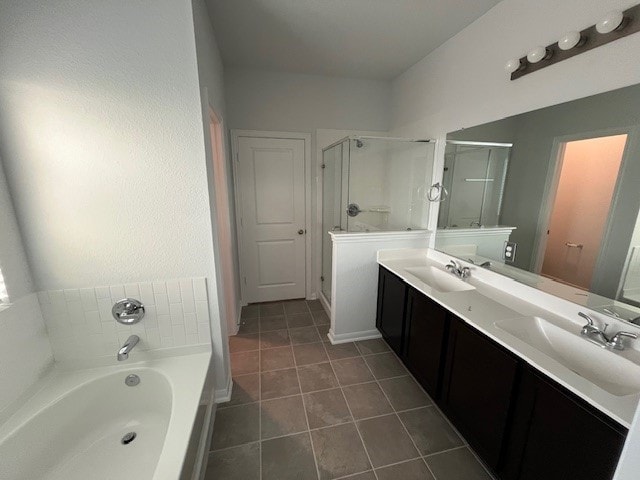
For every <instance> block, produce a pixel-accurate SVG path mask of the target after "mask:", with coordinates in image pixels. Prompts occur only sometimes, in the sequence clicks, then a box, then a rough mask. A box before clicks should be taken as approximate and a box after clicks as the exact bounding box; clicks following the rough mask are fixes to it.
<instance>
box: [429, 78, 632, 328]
mask: <svg viewBox="0 0 640 480" xmlns="http://www.w3.org/2000/svg"><path fill="white" fill-rule="evenodd" d="M443 184H444V185H445V187H446V188H447V190H448V192H449V195H448V197H447V198H446V199H445V200H444V201H443V202H441V204H440V213H439V220H438V231H437V235H436V249H438V250H440V251H442V252H445V253H448V254H450V255H452V256H454V257H457V258H460V259H463V260H466V261H471V262H473V263H475V264H477V265H479V266H482V267H483V268H489V269H491V270H493V271H495V272H497V273H501V274H503V275H506V276H509V277H511V278H513V279H514V280H516V281H520V282H523V283H526V284H528V285H530V286H533V287H536V288H539V289H542V290H544V291H547V292H549V293H552V294H554V295H558V296H561V297H563V298H565V299H567V300H570V301H572V302H575V303H578V304H581V305H585V306H587V307H590V308H593V309H595V310H597V311H599V312H601V313H603V314H606V315H610V316H614V317H618V318H621V319H623V320H627V321H633V322H634V323H636V324H640V216H639V211H640V85H635V86H631V87H627V88H622V89H619V90H614V91H611V92H606V93H602V94H599V95H595V96H592V97H587V98H582V99H579V100H575V101H572V102H568V103H563V104H560V105H555V106H552V107H548V108H544V109H541V110H536V111H533V112H528V113H524V114H521V115H517V116H514V117H509V118H505V119H503V120H499V121H496V122H492V123H488V124H484V125H479V126H476V127H472V128H467V129H464V130H460V131H457V132H452V133H450V134H449V135H447V147H446V150H445V165H444V173H443Z"/></svg>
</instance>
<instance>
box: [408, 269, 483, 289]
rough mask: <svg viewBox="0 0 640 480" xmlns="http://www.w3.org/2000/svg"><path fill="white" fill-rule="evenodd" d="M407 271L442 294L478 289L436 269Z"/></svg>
mask: <svg viewBox="0 0 640 480" xmlns="http://www.w3.org/2000/svg"><path fill="white" fill-rule="evenodd" d="M405 270H406V271H407V272H409V273H410V274H411V275H413V276H415V277H417V278H419V279H420V280H422V281H423V282H424V283H426V284H428V285H429V286H430V287H431V288H433V289H434V290H437V291H438V292H440V293H449V292H464V291H466V290H475V288H476V287H474V286H473V285H469V284H468V283H467V282H465V281H463V280H460V279H459V278H456V277H454V276H453V275H452V274H451V273H449V272H445V271H444V270H440V269H439V268H436V267H409V268H406V269H405Z"/></svg>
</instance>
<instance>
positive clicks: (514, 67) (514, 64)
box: [504, 58, 522, 73]
mask: <svg viewBox="0 0 640 480" xmlns="http://www.w3.org/2000/svg"><path fill="white" fill-rule="evenodd" d="M521 68H522V63H520V59H519V58H512V59H511V60H509V61H508V62H507V63H506V64H505V66H504V69H505V71H506V72H507V73H513V72H517V71H518V70H520V69H521Z"/></svg>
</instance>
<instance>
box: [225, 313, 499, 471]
mask: <svg viewBox="0 0 640 480" xmlns="http://www.w3.org/2000/svg"><path fill="white" fill-rule="evenodd" d="M305 307H306V309H307V313H308V314H309V315H310V316H311V318H312V320H313V318H314V317H313V312H312V311H311V309H310V307H309V305H308V303H307V304H305ZM283 311H284V305H283ZM301 314H304V312H296V313H292V314H290V315H301ZM288 316H289V314H287V313H286V311H285V312H284V314H283V317H284V320H285V323H286V325H287V327H286V328H285V329H276V330H270V331H277V330H286V331H287V336H288V337H289V345H285V346H288V347H289V348H290V349H291V350H292V353H293V347H294V346H297V345H310V344H314V343H321V344H322V345H323V350H324V351H325V353H326V355H327V360H325V361H322V362H316V363H312V364H308V365H300V366H299V365H298V363H297V360H296V358H295V355H293V363H294V366H293V367H287V368H282V369H274V370H268V371H267V372H273V371H282V370H287V369H290V368H295V369H296V377H297V379H298V384H299V387H300V393H299V395H300V396H301V400H302V404H303V409H304V411H305V420H306V423H307V428H306V430H305V431H302V432H294V433H291V434H288V435H282V436H279V437H273V439H275V438H283V437H287V436H292V435H298V434H300V433H308V434H309V437H310V441H311V448H312V454H313V456H314V464H315V466H316V474H317V475H318V478H319V476H320V470H319V465H318V462H317V459H316V452H315V447H314V444H313V437H312V436H311V432H313V431H318V430H323V429H327V428H331V427H335V426H339V425H347V424H349V423H353V424H354V426H355V427H356V431H357V433H358V436H359V438H360V441H361V442H362V445H363V447H364V450H365V453H366V455H367V459H368V460H369V463H370V465H371V470H365V471H363V472H357V473H354V474H349V475H345V476H342V477H338V478H339V479H345V480H347V479H348V478H350V477H354V476H356V475H360V474H362V473H367V472H372V473H373V474H374V476H375V478H376V479H378V475H377V473H376V468H375V467H374V466H373V462H372V461H371V457H370V455H369V452H368V450H367V448H366V445H365V443H364V440H363V438H362V434H361V432H360V430H359V428H358V425H357V422H358V421H361V420H369V419H375V418H380V417H383V416H389V415H391V414H394V415H395V416H396V418H397V419H398V420H399V421H400V424H401V425H402V427H403V429H404V431H405V433H406V434H407V435H408V436H409V438H410V439H411V442H412V444H413V446H414V448H415V450H416V451H417V452H418V455H419V456H418V457H416V458H411V459H407V460H402V461H400V462H396V463H391V464H388V465H382V466H380V467H379V468H387V467H391V466H395V465H399V464H403V463H408V462H412V461H415V460H417V459H420V460H422V461H423V463H424V464H425V466H426V468H427V470H428V471H429V472H430V474H431V475H432V476H433V478H434V479H436V476H435V474H434V473H433V471H432V470H431V467H430V466H429V464H428V463H427V459H428V458H431V457H434V456H436V455H440V454H443V453H447V452H451V451H456V450H461V449H464V448H466V449H468V450H469V451H470V453H471V454H472V455H473V456H474V458H475V459H476V461H478V463H480V465H481V466H482V469H483V470H484V471H485V472H486V473H487V474H488V476H489V478H491V479H494V477H493V475H492V474H491V473H490V472H489V471H488V470H487V468H486V466H485V465H484V464H483V463H482V462H481V461H480V460H479V459H478V457H477V455H476V454H475V452H474V451H473V450H472V449H471V448H470V447H469V445H468V443H467V442H466V440H465V438H464V437H463V436H462V435H460V433H459V432H458V431H457V429H456V428H455V427H454V426H453V425H452V424H451V422H450V420H449V419H448V417H446V415H444V414H443V413H442V411H441V410H440V408H439V407H438V406H437V405H436V403H435V402H434V401H433V399H432V398H431V396H430V395H429V394H428V393H427V392H426V391H424V388H423V387H422V386H421V385H420V384H419V383H417V382H416V384H417V385H418V386H419V388H420V390H421V391H422V392H423V393H424V394H425V395H426V396H427V398H428V399H429V400H431V402H430V403H431V404H430V405H422V406H418V407H413V408H409V409H404V410H396V409H395V407H393V405H392V404H391V401H390V399H389V396H388V395H387V393H386V392H385V391H384V389H383V388H382V385H381V383H380V382H381V381H386V380H392V379H396V378H402V377H409V378H411V379H412V380H413V381H415V378H414V377H413V375H411V372H409V371H408V370H407V369H406V367H404V365H403V364H402V362H401V361H400V360H399V357H398V356H397V355H396V353H395V352H393V351H392V350H391V349H387V350H386V351H384V352H369V353H366V354H365V353H364V352H363V350H362V349H361V348H360V346H359V345H358V344H357V342H356V341H354V342H353V343H354V345H355V347H356V351H357V352H358V353H359V355H355V356H351V357H344V358H337V359H335V360H334V359H331V358H330V357H329V352H328V348H327V345H325V343H326V342H324V341H321V342H317V341H315V342H306V343H298V344H295V345H294V344H292V343H291V335H290V334H291V332H290V330H291V328H290V327H289V323H288ZM256 318H257V320H258V323H259V324H260V320H261V319H262V316H261V315H258V317H256ZM321 326H322V325H316V324H315V320H314V324H313V325H308V326H302V327H294V328H293V329H294V330H295V329H297V328H310V327H314V328H316V329H318V328H319V327H321ZM258 328H259V331H258V334H259V335H258V341H259V344H260V345H261V334H262V333H263V332H262V331H261V329H260V325H258ZM267 332H268V331H267ZM264 333H266V332H264ZM318 333H319V329H318ZM247 335H251V334H247ZM320 336H321V339H322V334H320ZM273 348H283V347H270V348H267V349H264V350H270V349H273ZM262 350H263V349H262V348H260V349H259V350H258V351H259V352H260V353H259V366H258V371H257V372H249V373H245V374H242V375H250V374H252V373H253V374H257V375H258V379H259V381H258V386H259V396H258V398H259V400H258V402H257V403H259V407H260V415H259V418H260V426H259V436H260V439H259V442H260V478H261V479H262V408H261V407H262V402H263V398H262V377H261V376H262V373H266V372H262V370H261V365H262V354H261V352H262ZM253 351H255V350H248V351H242V352H235V353H243V352H253ZM386 353H391V354H392V355H393V357H394V358H395V359H396V361H398V362H400V364H401V366H402V368H403V369H404V371H405V373H404V374H403V375H397V376H393V377H388V378H381V379H379V378H377V377H376V376H375V375H374V374H373V370H372V369H371V367H370V365H369V364H368V363H367V362H366V357H369V356H374V355H382V354H386ZM353 358H362V359H363V360H364V362H365V365H366V366H367V369H368V370H369V372H370V373H371V374H372V376H373V380H369V381H365V382H358V383H355V384H351V385H342V384H341V383H340V381H339V380H338V377H337V375H336V371H335V368H334V365H333V362H335V361H341V360H348V359H353ZM324 363H329V365H330V368H331V370H332V372H333V374H334V376H335V378H336V380H338V386H337V387H332V388H326V389H320V390H312V391H309V392H302V386H301V382H300V375H299V372H298V368H300V367H306V366H311V365H319V364H324ZM242 375H238V376H242ZM374 382H375V383H376V384H377V386H378V388H380V390H381V391H382V393H383V395H384V397H385V399H386V400H387V402H388V403H389V405H390V406H391V408H392V410H393V412H392V413H387V414H382V415H376V416H372V417H365V418H361V419H357V420H356V419H355V417H354V416H353V412H352V411H351V407H350V406H349V403H348V401H347V400H346V396H345V393H344V388H346V387H351V386H356V385H363V384H367V383H374ZM336 388H339V389H340V393H341V394H342V397H343V399H344V401H345V404H346V405H347V409H348V410H349V414H350V416H351V420H350V421H348V422H342V423H339V424H335V425H327V426H323V427H317V428H314V429H312V428H311V427H310V424H309V418H308V414H307V410H306V402H305V398H304V397H305V395H309V394H313V393H317V392H324V391H329V390H335V389H336ZM297 395H298V394H294V395H287V396H283V397H276V398H273V399H269V400H276V399H280V398H290V397H294V396H297ZM254 403H256V402H248V403H246V404H241V405H236V406H242V405H250V404H254ZM233 407H234V406H231V407H227V408H233ZM429 407H434V408H435V410H436V411H437V412H438V413H439V414H440V415H441V416H442V417H443V418H444V419H445V420H446V422H447V423H448V424H449V426H451V427H452V428H453V430H454V432H455V433H456V434H457V435H458V437H459V438H460V439H461V441H462V445H460V446H457V447H453V448H450V449H446V450H442V451H440V452H433V453H429V454H426V455H421V454H420V450H419V449H418V447H417V445H416V443H415V441H414V439H413V437H412V436H411V435H410V434H409V431H408V429H407V427H406V425H405V424H404V422H403V421H402V419H401V418H400V415H399V414H400V413H404V412H409V411H413V410H419V409H422V408H429ZM269 440H271V438H270V439H269ZM251 443H254V442H247V443H245V444H241V445H247V444H251ZM238 446H240V445H236V446H234V447H228V448H235V447H238ZM222 450H226V449H220V450H218V451H222ZM436 480H437V479H436Z"/></svg>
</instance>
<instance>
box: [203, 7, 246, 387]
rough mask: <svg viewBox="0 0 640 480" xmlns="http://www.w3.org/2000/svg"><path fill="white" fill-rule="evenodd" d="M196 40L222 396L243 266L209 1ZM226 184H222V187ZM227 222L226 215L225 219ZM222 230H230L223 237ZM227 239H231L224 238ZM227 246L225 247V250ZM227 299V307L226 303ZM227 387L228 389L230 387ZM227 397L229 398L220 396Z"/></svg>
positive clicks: (214, 328) (210, 285)
mask: <svg viewBox="0 0 640 480" xmlns="http://www.w3.org/2000/svg"><path fill="white" fill-rule="evenodd" d="M192 7H193V22H194V34H195V41H196V58H197V62H198V79H199V84H200V102H201V108H202V131H203V138H204V148H205V164H206V171H207V184H208V190H209V206H210V210H209V212H210V216H209V219H210V224H211V227H212V231H211V234H212V240H213V249H214V257H215V259H216V261H217V266H218V268H216V276H215V279H212V280H213V281H210V282H208V288H209V289H210V291H215V295H213V294H212V295H210V297H211V299H213V298H215V301H212V302H210V307H211V308H212V309H213V310H215V312H213V313H212V319H214V321H213V322H212V334H213V335H212V339H213V345H214V351H216V352H219V353H220V355H217V356H214V365H215V367H216V368H215V370H216V371H217V372H224V374H223V378H221V379H220V380H216V389H217V390H218V391H219V392H221V391H222V390H223V389H224V388H226V385H228V383H229V381H230V379H231V365H230V363H229V361H228V360H227V359H229V343H228V341H227V337H228V335H229V334H230V333H231V334H234V333H236V331H237V325H236V323H237V318H236V317H237V316H238V315H237V314H238V312H239V311H240V280H239V279H240V274H239V272H240V265H239V261H238V249H237V244H238V242H237V236H236V229H235V209H234V208H233V204H234V203H233V202H234V199H233V178H232V175H231V172H232V171H233V168H232V165H231V160H230V159H231V156H230V155H229V152H231V150H230V145H229V142H228V136H227V135H224V134H222V137H223V139H224V145H222V147H221V148H218V147H217V146H215V145H212V137H211V126H210V121H211V120H210V112H209V110H213V111H214V113H215V115H216V116H217V117H218V118H217V119H218V121H219V122H220V129H221V131H222V132H224V131H225V130H224V129H225V126H226V117H227V110H226V103H225V90H224V68H223V66H222V57H221V56H220V50H219V49H218V44H217V42H216V38H215V34H214V31H213V27H212V26H211V21H210V18H209V12H208V10H207V7H206V5H205V3H204V0H192ZM215 152H221V153H222V154H223V155H225V158H224V159H223V161H224V162H225V163H226V172H227V178H226V179H225V180H226V184H227V203H228V205H217V203H216V200H215V199H216V193H215V189H216V178H214V166H213V161H214V156H215V155H216V153H215ZM221 183H224V180H223V181H222V182H218V185H220V184H221ZM220 208H228V209H229V211H228V212H227V216H228V218H229V219H230V220H229V222H228V224H226V225H219V222H218V218H220V217H219V216H218V214H217V212H218V209H220ZM222 217H224V215H222ZM221 229H225V232H222V235H221V231H220V230H221ZM225 233H226V235H225ZM220 238H223V239H224V238H226V239H229V238H230V239H231V245H230V246H229V245H227V244H226V243H225V242H224V241H222V242H220V241H219V240H220ZM220 243H222V245H220ZM223 256H225V257H228V256H231V258H232V268H233V270H234V273H235V277H234V278H225V276H224V274H223V273H224V268H223V261H224V260H223ZM225 298H226V299H227V302H226V303H229V302H231V303H233V304H232V305H228V304H226V303H225V302H223V301H222V299H225ZM225 382H226V383H225ZM220 395H223V396H224V395H225V394H224V393H219V394H218V397H219V396H220Z"/></svg>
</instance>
